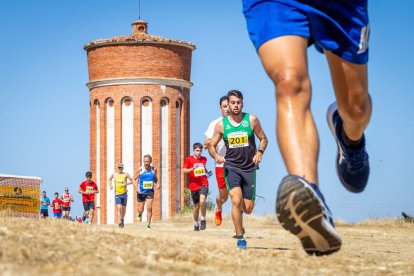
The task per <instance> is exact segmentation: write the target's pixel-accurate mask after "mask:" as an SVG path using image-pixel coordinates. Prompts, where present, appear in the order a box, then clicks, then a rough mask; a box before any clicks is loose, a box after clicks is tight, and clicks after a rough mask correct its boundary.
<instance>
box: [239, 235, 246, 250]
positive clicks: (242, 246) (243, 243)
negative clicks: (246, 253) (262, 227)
mask: <svg viewBox="0 0 414 276" xmlns="http://www.w3.org/2000/svg"><path fill="white" fill-rule="evenodd" d="M237 248H238V249H247V242H246V240H245V239H244V238H239V239H237Z"/></svg>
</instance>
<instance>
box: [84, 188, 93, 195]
mask: <svg viewBox="0 0 414 276" xmlns="http://www.w3.org/2000/svg"><path fill="white" fill-rule="evenodd" d="M86 192H87V193H88V194H91V193H93V187H91V186H87V187H86Z"/></svg>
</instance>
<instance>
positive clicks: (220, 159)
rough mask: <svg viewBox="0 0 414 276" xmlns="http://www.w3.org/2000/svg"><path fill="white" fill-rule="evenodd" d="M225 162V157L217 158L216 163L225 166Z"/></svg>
mask: <svg viewBox="0 0 414 276" xmlns="http://www.w3.org/2000/svg"><path fill="white" fill-rule="evenodd" d="M224 162H226V159H224V157H223V156H220V155H219V156H218V157H217V158H216V163H217V164H219V165H220V164H223V163H224Z"/></svg>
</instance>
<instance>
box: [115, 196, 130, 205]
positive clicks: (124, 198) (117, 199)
mask: <svg viewBox="0 0 414 276" xmlns="http://www.w3.org/2000/svg"><path fill="white" fill-rule="evenodd" d="M127 201H128V194H127V193H125V194H122V195H115V203H116V204H117V205H122V206H126V205H127Z"/></svg>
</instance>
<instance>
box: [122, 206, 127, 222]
mask: <svg viewBox="0 0 414 276" xmlns="http://www.w3.org/2000/svg"><path fill="white" fill-rule="evenodd" d="M125 213H126V206H122V205H121V218H122V219H124V218H125Z"/></svg>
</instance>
